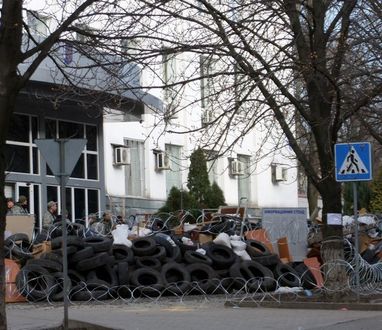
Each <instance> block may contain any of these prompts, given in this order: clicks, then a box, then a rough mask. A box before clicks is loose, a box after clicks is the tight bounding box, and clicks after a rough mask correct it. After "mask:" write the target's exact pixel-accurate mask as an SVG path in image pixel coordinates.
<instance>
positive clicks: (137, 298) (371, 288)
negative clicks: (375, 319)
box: [8, 212, 382, 304]
mask: <svg viewBox="0 0 382 330" xmlns="http://www.w3.org/2000/svg"><path fill="white" fill-rule="evenodd" d="M156 219H159V218H158V217H156V216H153V217H152V218H151V219H149V221H148V223H147V224H146V227H147V228H149V229H151V228H150V224H153V223H154V221H155V220H156ZM161 219H163V215H162V216H161ZM190 219H191V220H193V219H195V217H194V216H193V215H192V214H191V213H189V212H185V213H184V214H183V215H182V217H181V218H180V219H179V216H176V215H175V214H167V218H166V219H165V221H164V222H163V223H164V228H163V229H159V230H157V231H156V232H158V231H162V230H163V231H165V230H166V229H167V230H168V229H171V230H174V229H177V228H180V227H182V226H183V225H184V224H185V223H189V221H190ZM213 219H214V220H215V221H216V222H215V223H212V224H210V225H209V226H204V228H203V230H201V231H200V230H199V233H206V234H209V233H212V234H216V233H218V232H220V231H221V230H222V225H227V224H228V226H223V227H224V229H227V228H228V229H232V230H235V231H237V229H238V228H239V227H240V226H241V225H242V222H241V221H242V219H241V218H239V217H236V216H229V215H217V216H215V217H214V218H213ZM201 220H203V219H202V218H201V217H198V218H197V219H196V220H195V224H197V225H201V224H203V221H201ZM191 222H194V221H191ZM244 226H245V230H244V231H246V230H250V229H251V228H250V225H249V224H247V223H245V224H244ZM169 227H170V228H169ZM58 229H59V228H58V227H54V228H53V229H52V230H58ZM74 229H75V230H77V229H78V228H77V227H76V228H74ZM79 229H81V230H78V233H77V235H78V236H83V235H84V231H83V230H82V228H79ZM286 230H288V231H292V232H293V228H291V227H289V228H288V229H286ZM51 234H52V232H49V236H50V235H51ZM341 240H342V238H341ZM327 243H328V241H324V242H322V247H321V250H325V244H327ZM343 244H344V250H345V258H344V259H337V260H332V261H330V262H327V263H325V264H323V265H321V267H320V268H319V269H317V270H316V271H319V272H321V275H322V277H323V279H324V283H323V285H322V286H318V285H317V284H316V283H315V282H314V281H311V282H309V283H308V284H309V286H310V288H311V289H310V291H311V292H314V293H317V294H320V293H325V292H329V293H335V292H342V293H348V292H355V291H357V292H358V293H360V294H362V295H364V296H367V295H370V294H376V293H380V292H381V291H382V262H378V263H375V264H370V263H368V262H367V261H366V260H364V259H363V258H362V256H361V255H360V254H359V253H356V251H355V249H354V247H353V245H352V244H351V242H350V241H349V240H346V239H345V240H343ZM12 250H13V247H11V248H10V251H12ZM26 253H27V254H28V257H31V255H30V256H29V253H28V252H26ZM357 263H358V265H359V266H358V269H359V284H360V285H359V286H358V285H357V281H356V265H357ZM307 272H309V270H308V269H307V270H306V271H305V273H304V274H301V276H299V278H298V283H299V284H300V285H299V286H298V287H295V288H285V287H283V286H282V285H281V283H280V282H281V279H280V278H276V279H275V278H272V279H270V278H263V281H266V280H267V281H268V280H270V281H273V282H274V285H273V287H274V289H273V290H269V291H267V290H265V289H264V288H263V287H262V285H261V284H262V281H261V280H260V281H259V279H258V278H253V279H249V280H245V279H243V278H232V277H226V278H222V279H213V280H204V281H194V282H189V283H188V284H189V285H188V286H187V289H184V287H185V286H184V283H183V282H178V283H171V284H170V285H168V286H167V287H165V288H164V289H161V290H159V289H158V288H157V287H151V286H138V287H132V286H130V285H120V286H109V285H107V284H103V283H87V282H79V283H72V284H71V285H70V288H69V292H68V300H69V301H70V303H71V304H78V303H83V302H89V301H97V302H100V303H104V302H105V301H106V302H107V303H108V304H110V303H113V302H117V303H120V302H124V303H139V302H141V301H145V302H147V301H151V302H153V303H158V302H160V301H162V300H163V299H171V300H175V301H178V302H186V301H187V300H188V299H191V300H193V301H194V300H195V299H198V300H199V301H200V302H203V301H205V302H208V301H210V300H211V299H214V298H215V297H216V298H217V299H220V300H225V301H230V302H234V303H235V302H237V303H240V302H242V301H244V300H245V301H248V300H250V301H252V302H255V303H259V304H260V303H261V302H263V301H266V300H271V301H273V302H278V303H281V302H282V301H284V300H285V297H287V298H288V299H289V300H296V299H298V298H301V297H305V296H306V290H304V289H303V281H305V283H306V282H307V278H309V277H306V276H304V275H306V273H307ZM338 272H343V273H344V274H346V279H345V280H344V281H342V282H341V283H337V285H336V287H334V288H333V287H332V286H331V285H329V282H328V280H327V279H329V278H330V277H331V274H335V273H338ZM283 276H292V277H293V276H296V275H295V274H293V273H289V274H288V273H285V274H283ZM303 279H304V280H303ZM52 283H53V284H52ZM11 290H12V291H13V292H9V291H8V293H11V294H12V296H13V297H17V296H18V295H22V296H24V297H26V299H27V301H29V302H35V301H47V302H48V303H49V304H55V303H56V302H57V301H61V300H63V278H54V280H53V276H51V277H49V276H48V275H44V276H41V275H38V273H36V276H32V277H28V280H24V282H23V285H22V286H21V287H20V285H19V286H18V287H16V286H13V287H12V289H11Z"/></svg>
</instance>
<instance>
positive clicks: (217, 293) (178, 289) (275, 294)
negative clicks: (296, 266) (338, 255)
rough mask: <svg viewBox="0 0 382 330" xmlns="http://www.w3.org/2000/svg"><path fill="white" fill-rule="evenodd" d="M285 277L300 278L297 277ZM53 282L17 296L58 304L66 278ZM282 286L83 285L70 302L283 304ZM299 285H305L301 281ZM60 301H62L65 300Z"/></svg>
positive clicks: (39, 282)
mask: <svg viewBox="0 0 382 330" xmlns="http://www.w3.org/2000/svg"><path fill="white" fill-rule="evenodd" d="M21 272H22V271H21ZM284 275H285V276H296V275H295V274H284ZM52 278H53V276H52ZM50 280H51V279H49V278H47V276H36V277H29V278H28V280H27V281H26V282H25V283H24V285H23V286H22V287H20V286H19V287H18V288H15V289H14V290H15V291H14V292H13V295H14V296H16V295H17V294H19V295H20V294H22V295H23V296H24V297H26V299H27V301H29V302H36V301H47V302H48V303H49V304H55V303H57V301H58V300H57V298H56V297H57V294H58V293H62V290H63V287H62V283H63V278H60V279H58V280H57V279H56V282H55V284H54V285H51V286H50V285H49V283H48V282H49V281H50ZM269 280H270V281H272V282H273V283H274V288H275V290H274V291H267V290H265V289H264V288H263V287H262V283H263V282H265V281H269ZM279 282H280V279H275V278H262V279H260V280H259V279H258V278H252V279H249V280H245V279H243V278H241V277H239V278H238V277H236V278H234V277H226V278H223V279H209V280H202V281H192V282H188V283H187V284H188V285H187V288H186V289H184V287H185V286H184V282H177V283H171V284H169V285H168V286H167V287H165V288H164V289H161V290H159V289H157V288H155V287H152V286H137V287H132V286H129V285H120V286H108V285H105V284H97V283H93V284H92V283H86V282H80V283H78V284H76V285H74V286H71V288H70V290H69V292H68V298H69V301H70V302H71V304H78V303H84V302H90V301H98V302H104V301H107V303H108V304H110V303H113V302H114V301H115V302H125V303H139V302H142V301H146V302H147V301H151V302H160V301H161V300H163V299H164V298H166V299H172V300H176V301H178V302H181V303H183V302H186V301H187V300H188V299H191V300H192V301H194V300H195V299H197V300H203V301H209V300H210V299H213V298H214V297H219V299H220V300H225V301H237V302H241V301H244V300H248V299H250V300H252V301H258V302H261V301H263V300H266V299H271V300H273V301H277V302H281V300H282V295H283V294H282V293H280V292H281V291H280V289H281V288H282V287H281V285H280V284H279ZM299 283H301V279H300V278H299ZM312 285H314V283H312ZM182 288H183V289H182ZM289 289H290V291H288V293H291V296H292V297H295V298H297V297H298V296H299V295H301V294H304V289H303V288H302V287H301V286H300V287H296V288H289ZM292 289H294V290H292ZM60 298H61V299H60V300H62V299H63V296H61V297H60Z"/></svg>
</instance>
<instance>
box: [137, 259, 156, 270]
mask: <svg viewBox="0 0 382 330" xmlns="http://www.w3.org/2000/svg"><path fill="white" fill-rule="evenodd" d="M135 264H136V265H137V268H143V267H147V268H152V269H155V270H160V269H161V267H162V264H161V262H160V261H159V260H158V259H157V258H155V257H151V256H145V257H138V258H136V260H135Z"/></svg>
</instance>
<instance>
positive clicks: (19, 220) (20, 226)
mask: <svg viewBox="0 0 382 330" xmlns="http://www.w3.org/2000/svg"><path fill="white" fill-rule="evenodd" d="M5 221H6V227H5V230H6V231H8V232H10V233H11V234H12V235H14V234H20V233H23V234H27V235H28V238H29V240H30V241H31V240H32V238H33V231H34V223H35V217H34V215H33V214H27V215H7V216H6V220H5Z"/></svg>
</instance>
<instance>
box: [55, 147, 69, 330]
mask: <svg viewBox="0 0 382 330" xmlns="http://www.w3.org/2000/svg"><path fill="white" fill-rule="evenodd" d="M57 142H58V143H59V144H60V185H61V187H60V190H61V216H62V219H61V221H62V263H63V276H64V329H65V330H66V329H68V253H67V252H68V251H67V231H66V191H65V177H66V176H67V173H65V143H66V140H65V139H58V140H57Z"/></svg>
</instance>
